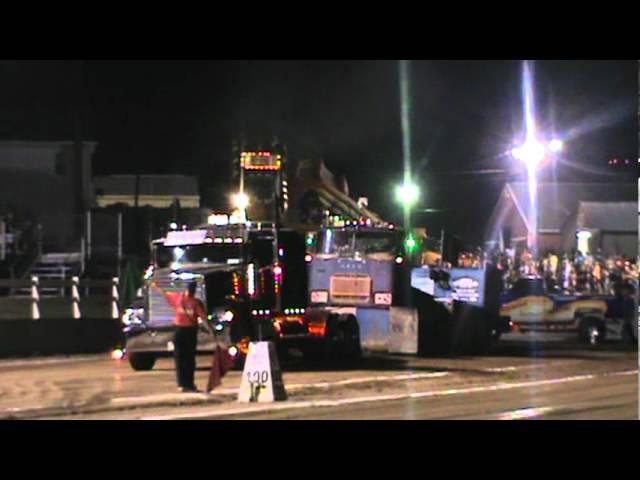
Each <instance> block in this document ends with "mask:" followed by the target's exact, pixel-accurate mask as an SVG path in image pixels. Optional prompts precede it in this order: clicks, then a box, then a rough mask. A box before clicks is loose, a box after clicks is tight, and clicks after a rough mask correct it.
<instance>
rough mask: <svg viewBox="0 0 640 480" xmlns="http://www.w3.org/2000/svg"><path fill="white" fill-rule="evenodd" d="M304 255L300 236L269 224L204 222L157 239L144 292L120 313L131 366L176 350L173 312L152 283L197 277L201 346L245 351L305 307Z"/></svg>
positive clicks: (180, 284) (176, 286) (174, 283)
mask: <svg viewBox="0 0 640 480" xmlns="http://www.w3.org/2000/svg"><path fill="white" fill-rule="evenodd" d="M304 254H305V249H304V238H303V236H301V235H299V234H298V233H297V232H294V231H289V230H284V229H276V228H275V226H274V225H273V224H266V223H264V224H256V223H249V222H243V223H238V224H222V225H202V226H200V227H198V228H196V229H194V230H187V231H172V232H169V233H168V234H167V236H166V237H165V238H162V239H159V240H157V241H155V242H153V256H152V263H151V265H150V266H149V268H148V269H147V272H146V274H145V280H146V285H145V287H144V298H143V299H142V302H140V304H139V305H136V306H135V308H132V309H128V310H127V311H126V312H125V314H124V315H123V319H122V320H123V324H124V334H125V337H126V346H125V350H126V352H127V355H128V358H129V361H130V363H131V366H132V367H133V368H134V369H135V370H150V369H152V368H153V365H154V363H155V360H156V358H157V357H158V356H161V355H166V354H170V352H172V351H173V343H172V340H173V318H174V311H173V308H172V307H171V306H170V305H169V304H168V303H167V301H166V299H165V298H164V295H163V293H162V291H158V290H157V289H154V288H151V287H150V284H151V282H152V281H153V282H154V283H155V284H156V285H157V286H158V287H160V289H162V290H163V291H165V292H174V291H184V290H185V288H186V286H187V285H188V284H189V283H191V282H194V281H195V282H197V284H198V288H197V292H196V296H197V297H198V298H200V299H201V300H202V301H203V303H204V304H205V307H206V311H207V314H208V318H207V321H206V322H205V324H204V325H202V328H201V331H200V333H199V336H198V351H199V352H209V351H213V350H214V349H215V347H216V345H221V346H225V347H234V349H233V350H232V351H233V352H237V354H238V355H239V356H241V355H242V354H243V353H244V352H246V349H247V346H248V342H249V341H251V340H254V339H271V338H274V339H277V338H278V337H279V335H278V331H277V327H276V325H277V324H276V323H275V322H274V319H275V318H276V317H277V316H278V315H280V314H282V315H285V312H286V314H287V315H288V314H290V313H291V314H294V313H296V314H298V315H301V314H302V313H304V307H305V300H306V299H305V293H304V292H305V291H306V290H305V286H306V282H305V280H306V278H305V265H304ZM285 278H286V280H287V281H285ZM295 278H298V281H296V280H295Z"/></svg>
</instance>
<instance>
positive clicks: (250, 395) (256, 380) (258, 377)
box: [238, 342, 287, 403]
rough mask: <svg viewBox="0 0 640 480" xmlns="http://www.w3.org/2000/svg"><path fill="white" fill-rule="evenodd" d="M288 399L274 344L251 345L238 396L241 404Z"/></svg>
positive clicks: (258, 343)
mask: <svg viewBox="0 0 640 480" xmlns="http://www.w3.org/2000/svg"><path fill="white" fill-rule="evenodd" d="M286 399H287V392H286V390H285V388H284V382H283V380H282V371H281V370H280V362H279V361H278V355H277V354H276V347H275V345H274V344H273V342H257V343H250V344H249V353H248V355H247V360H246V362H245V365H244V372H242V382H241V384H240V392H239V394H238V402H241V403H271V402H280V401H284V400H286Z"/></svg>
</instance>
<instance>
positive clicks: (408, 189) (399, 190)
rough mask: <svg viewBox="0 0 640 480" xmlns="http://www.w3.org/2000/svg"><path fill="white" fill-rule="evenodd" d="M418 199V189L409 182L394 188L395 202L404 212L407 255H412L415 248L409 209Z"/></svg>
mask: <svg viewBox="0 0 640 480" xmlns="http://www.w3.org/2000/svg"><path fill="white" fill-rule="evenodd" d="M419 199H420V189H419V188H418V187H417V185H415V184H414V183H413V182H411V181H410V180H409V181H408V182H406V183H403V184H402V185H398V186H397V187H396V201H397V202H398V203H399V204H400V205H401V206H402V209H403V212H404V228H405V230H406V232H407V238H406V240H405V247H406V249H407V251H408V252H409V254H413V250H415V247H416V239H415V238H414V235H413V232H412V231H411V209H412V208H413V207H414V206H415V205H416V203H418V200H419Z"/></svg>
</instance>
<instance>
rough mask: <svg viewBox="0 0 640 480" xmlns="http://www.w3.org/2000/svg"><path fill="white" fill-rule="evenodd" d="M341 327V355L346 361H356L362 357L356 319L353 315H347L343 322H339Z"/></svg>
mask: <svg viewBox="0 0 640 480" xmlns="http://www.w3.org/2000/svg"><path fill="white" fill-rule="evenodd" d="M341 328H342V333H343V335H342V337H343V345H342V352H341V353H342V355H341V356H342V357H343V358H344V359H345V360H346V361H348V362H355V361H358V360H359V359H360V358H361V357H362V347H361V345H360V328H359V327H358V321H357V320H356V317H354V316H353V315H349V316H348V317H347V319H346V320H345V321H344V322H341Z"/></svg>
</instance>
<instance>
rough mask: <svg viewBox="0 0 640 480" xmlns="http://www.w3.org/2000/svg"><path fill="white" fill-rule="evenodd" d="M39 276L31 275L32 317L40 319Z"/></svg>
mask: <svg viewBox="0 0 640 480" xmlns="http://www.w3.org/2000/svg"><path fill="white" fill-rule="evenodd" d="M38 283H39V280H38V277H31V319H32V320H40V306H39V305H38V304H39V302H40V293H39V292H38Z"/></svg>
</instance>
